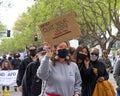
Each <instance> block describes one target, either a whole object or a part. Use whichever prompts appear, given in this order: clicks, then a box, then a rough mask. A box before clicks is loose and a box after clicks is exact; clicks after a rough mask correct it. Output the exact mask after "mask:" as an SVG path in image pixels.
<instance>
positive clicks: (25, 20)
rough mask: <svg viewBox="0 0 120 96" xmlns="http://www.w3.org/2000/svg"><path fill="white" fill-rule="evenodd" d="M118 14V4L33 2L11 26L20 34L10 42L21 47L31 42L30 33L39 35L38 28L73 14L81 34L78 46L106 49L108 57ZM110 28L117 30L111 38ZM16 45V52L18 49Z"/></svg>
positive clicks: (114, 0)
mask: <svg viewBox="0 0 120 96" xmlns="http://www.w3.org/2000/svg"><path fill="white" fill-rule="evenodd" d="M119 10H120V0H35V4H34V5H33V6H32V7H31V8H28V11H27V12H26V13H23V14H22V15H21V16H20V17H19V19H18V20H17V21H16V23H15V30H17V31H20V32H21V34H17V35H15V39H14V40H15V41H14V42H16V41H17V43H18V44H19V43H20V44H21V42H22V43H24V44H21V45H25V44H29V43H32V42H34V41H33V39H31V38H33V35H34V33H39V35H41V33H40V31H39V30H38V29H39V28H38V27H37V26H38V25H40V24H42V23H43V22H46V21H48V20H51V19H53V18H55V17H57V16H59V15H62V14H64V13H66V12H69V11H74V12H75V15H76V19H77V21H78V24H79V26H80V30H81V33H82V36H81V37H79V38H78V39H79V40H80V43H85V44H87V45H88V44H89V45H90V46H91V47H93V46H96V45H100V47H101V49H102V50H104V49H107V51H108V53H109V52H110V50H111V47H112V45H113V44H114V43H115V42H116V41H117V40H119V37H120V22H119V21H120V20H119V15H120V14H119ZM113 26H114V27H115V28H116V29H117V32H116V34H113V33H114V32H113ZM16 33H17V32H16ZM17 37H19V40H17V39H16V38H17ZM38 41H39V40H38ZM41 42H42V39H41V41H40V43H41ZM17 43H16V44H15V45H16V48H20V47H21V46H19V47H17V45H18V44H17ZM35 43H36V44H37V43H38V42H35ZM40 43H39V44H40ZM107 45H108V46H107Z"/></svg>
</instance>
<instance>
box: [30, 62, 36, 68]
mask: <svg viewBox="0 0 120 96" xmlns="http://www.w3.org/2000/svg"><path fill="white" fill-rule="evenodd" d="M35 64H36V62H35V61H33V62H30V63H29V64H28V67H33V66H35Z"/></svg>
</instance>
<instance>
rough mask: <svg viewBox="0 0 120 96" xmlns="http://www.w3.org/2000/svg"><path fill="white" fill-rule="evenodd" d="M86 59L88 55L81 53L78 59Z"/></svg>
mask: <svg viewBox="0 0 120 96" xmlns="http://www.w3.org/2000/svg"><path fill="white" fill-rule="evenodd" d="M86 57H87V55H85V54H81V53H78V54H77V58H78V59H81V60H84V59H85V58H86Z"/></svg>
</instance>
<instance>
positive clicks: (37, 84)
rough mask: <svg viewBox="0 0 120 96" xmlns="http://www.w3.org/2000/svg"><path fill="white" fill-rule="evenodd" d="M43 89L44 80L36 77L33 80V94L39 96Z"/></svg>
mask: <svg viewBox="0 0 120 96" xmlns="http://www.w3.org/2000/svg"><path fill="white" fill-rule="evenodd" d="M41 89H42V80H41V79H40V78H38V77H37V75H35V76H34V78H33V80H32V85H31V92H32V94H34V95H36V96H38V95H40V93H41Z"/></svg>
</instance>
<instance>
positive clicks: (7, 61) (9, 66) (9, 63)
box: [2, 60, 12, 70]
mask: <svg viewBox="0 0 120 96" xmlns="http://www.w3.org/2000/svg"><path fill="white" fill-rule="evenodd" d="M5 63H8V70H12V65H11V62H10V61H9V60H5V61H3V63H2V69H3V68H5Z"/></svg>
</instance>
